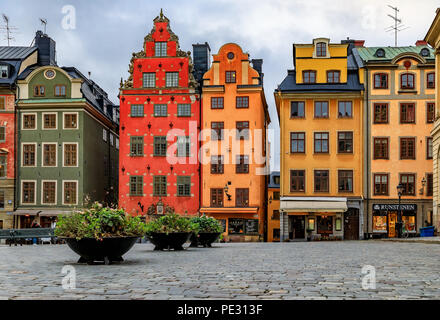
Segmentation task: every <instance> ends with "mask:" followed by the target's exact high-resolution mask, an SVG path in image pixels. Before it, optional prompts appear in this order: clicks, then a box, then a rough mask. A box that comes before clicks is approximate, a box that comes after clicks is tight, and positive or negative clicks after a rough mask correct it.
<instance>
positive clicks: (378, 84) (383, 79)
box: [374, 73, 388, 89]
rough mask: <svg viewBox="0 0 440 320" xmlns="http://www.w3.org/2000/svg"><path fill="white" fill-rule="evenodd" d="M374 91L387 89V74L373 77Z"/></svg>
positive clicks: (377, 74) (378, 74)
mask: <svg viewBox="0 0 440 320" xmlns="http://www.w3.org/2000/svg"><path fill="white" fill-rule="evenodd" d="M374 89H388V74H386V73H376V74H375V75H374Z"/></svg>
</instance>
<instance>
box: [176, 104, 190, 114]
mask: <svg viewBox="0 0 440 320" xmlns="http://www.w3.org/2000/svg"><path fill="white" fill-rule="evenodd" d="M177 116H178V117H191V105H190V104H189V103H185V104H178V105H177Z"/></svg>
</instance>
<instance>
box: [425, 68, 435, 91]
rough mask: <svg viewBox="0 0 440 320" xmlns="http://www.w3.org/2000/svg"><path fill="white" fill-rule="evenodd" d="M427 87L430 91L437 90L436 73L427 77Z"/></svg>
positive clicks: (431, 73)
mask: <svg viewBox="0 0 440 320" xmlns="http://www.w3.org/2000/svg"><path fill="white" fill-rule="evenodd" d="M426 87H427V88H428V89H434V88H435V73H434V72H430V73H428V74H427V76H426Z"/></svg>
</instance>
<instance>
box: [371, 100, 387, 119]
mask: <svg viewBox="0 0 440 320" xmlns="http://www.w3.org/2000/svg"><path fill="white" fill-rule="evenodd" d="M374 123H388V104H387V103H375V104H374Z"/></svg>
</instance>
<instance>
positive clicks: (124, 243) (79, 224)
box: [55, 203, 146, 264]
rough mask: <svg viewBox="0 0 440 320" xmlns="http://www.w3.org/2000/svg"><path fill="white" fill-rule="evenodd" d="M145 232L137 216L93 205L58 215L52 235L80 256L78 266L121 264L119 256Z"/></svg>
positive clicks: (96, 204)
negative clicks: (98, 263) (97, 262)
mask: <svg viewBox="0 0 440 320" xmlns="http://www.w3.org/2000/svg"><path fill="white" fill-rule="evenodd" d="M145 230H146V228H145V223H143V222H142V221H141V219H140V218H139V217H131V216H128V215H127V214H126V213H125V211H124V210H121V209H112V208H106V207H103V206H102V205H101V204H99V203H94V204H93V206H92V208H90V209H86V210H84V211H77V212H72V213H71V214H67V215H62V216H60V217H59V219H58V222H57V225H56V228H55V235H56V236H57V237H59V238H63V239H64V240H65V241H66V242H67V244H68V246H69V247H70V248H71V249H72V250H73V251H74V252H76V253H77V254H78V255H80V257H81V258H80V259H79V261H78V262H79V263H88V264H93V263H94V262H95V261H101V262H104V263H105V264H110V263H112V262H116V261H123V259H122V256H123V255H124V254H125V253H126V252H128V250H130V249H131V248H132V247H133V245H134V244H135V243H136V241H137V239H138V238H139V237H142V236H144V234H145Z"/></svg>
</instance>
